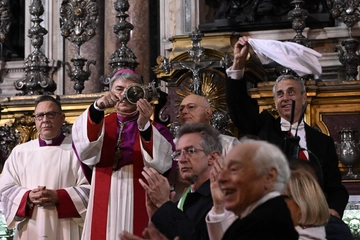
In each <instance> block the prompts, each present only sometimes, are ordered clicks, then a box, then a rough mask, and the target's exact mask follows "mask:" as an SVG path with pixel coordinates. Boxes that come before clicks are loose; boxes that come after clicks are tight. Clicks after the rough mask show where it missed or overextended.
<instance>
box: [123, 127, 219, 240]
mask: <svg viewBox="0 0 360 240" xmlns="http://www.w3.org/2000/svg"><path fill="white" fill-rule="evenodd" d="M219 135H220V133H219V132H218V131H217V130H216V129H215V128H214V127H213V126H211V125H210V124H208V123H195V122H194V123H186V124H184V125H183V126H181V127H180V128H179V130H178V133H177V138H178V141H177V142H176V151H174V152H173V155H172V156H173V160H174V161H177V163H178V166H179V173H180V176H181V178H182V179H184V180H186V181H188V182H189V183H191V185H190V187H189V188H188V189H187V190H186V191H185V193H183V195H182V197H181V198H180V201H179V202H177V203H174V202H172V201H170V197H169V194H170V186H169V182H168V180H167V179H166V178H165V177H163V176H161V175H159V174H158V173H157V172H156V171H155V170H154V169H152V168H144V171H143V173H142V174H143V176H144V177H145V179H146V180H147V183H146V182H145V181H143V180H141V179H140V184H141V185H142V186H143V187H144V189H145V191H146V194H147V201H146V204H147V211H148V215H149V218H150V220H151V222H152V223H153V224H154V226H155V227H156V228H157V229H158V230H159V231H160V232H161V233H162V234H163V235H165V236H166V237H167V238H168V239H174V238H175V237H176V236H178V237H179V238H180V239H189V240H192V239H194V240H195V239H196V240H206V239H209V236H208V232H207V227H206V223H205V216H206V214H207V213H208V212H209V211H210V209H211V208H212V206H213V200H212V197H211V192H210V179H209V178H210V170H211V168H212V166H213V164H214V162H215V161H216V160H217V159H219V158H220V157H221V152H222V146H221V141H220V137H219ZM131 237H133V236H129V234H128V233H124V234H123V236H122V238H121V239H124V240H125V239H136V238H131Z"/></svg>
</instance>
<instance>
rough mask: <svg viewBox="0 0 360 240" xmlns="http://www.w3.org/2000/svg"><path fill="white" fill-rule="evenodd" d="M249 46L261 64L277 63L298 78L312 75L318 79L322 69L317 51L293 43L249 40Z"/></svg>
mask: <svg viewBox="0 0 360 240" xmlns="http://www.w3.org/2000/svg"><path fill="white" fill-rule="evenodd" d="M249 44H250V45H251V47H252V48H253V50H254V52H255V53H256V54H257V56H258V57H259V59H260V61H261V63H262V64H268V63H271V62H273V61H274V62H277V63H278V64H280V65H282V66H284V67H287V68H290V69H291V70H293V71H294V72H296V73H297V74H298V75H299V76H304V75H307V74H314V76H315V79H317V78H319V77H320V75H321V73H322V68H321V65H320V62H319V58H320V57H322V55H321V54H320V53H318V52H317V51H315V50H313V49H311V48H308V47H305V46H303V45H300V44H297V43H293V42H280V41H276V40H261V39H253V38H250V39H249Z"/></svg>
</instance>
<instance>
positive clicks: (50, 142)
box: [38, 133, 65, 147]
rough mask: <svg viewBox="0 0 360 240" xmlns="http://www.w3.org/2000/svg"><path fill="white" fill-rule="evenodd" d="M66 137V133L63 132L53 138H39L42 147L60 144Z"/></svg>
mask: <svg viewBox="0 0 360 240" xmlns="http://www.w3.org/2000/svg"><path fill="white" fill-rule="evenodd" d="M64 138H65V135H64V134H63V133H60V134H59V136H57V137H56V138H54V139H51V140H43V139H41V138H40V137H39V138H38V139H39V145H40V147H45V146H60V144H61V143H62V142H63V140H64Z"/></svg>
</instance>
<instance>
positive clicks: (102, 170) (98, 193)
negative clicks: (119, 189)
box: [91, 113, 148, 240]
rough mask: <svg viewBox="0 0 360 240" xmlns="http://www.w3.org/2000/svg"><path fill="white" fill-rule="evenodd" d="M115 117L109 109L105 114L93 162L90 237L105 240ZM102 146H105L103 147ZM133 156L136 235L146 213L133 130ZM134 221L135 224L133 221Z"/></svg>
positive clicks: (145, 221)
mask: <svg viewBox="0 0 360 240" xmlns="http://www.w3.org/2000/svg"><path fill="white" fill-rule="evenodd" d="M114 129H117V117H116V113H112V114H110V115H109V116H107V117H106V118H105V136H104V142H103V149H102V151H101V159H100V162H99V163H98V164H97V165H96V171H95V183H93V184H95V188H94V206H93V216H92V223H91V240H100V239H101V240H105V239H106V233H107V215H108V206H109V196H110V184H111V176H112V172H113V170H112V168H113V161H114V156H115V148H116V140H117V131H114ZM104 146H106V150H105V149H104ZM133 157H134V160H133V176H134V178H133V184H134V220H133V227H134V229H133V230H134V234H136V235H140V236H141V234H142V231H143V230H144V228H145V226H146V224H147V220H148V219H147V214H146V206H145V191H144V189H143V187H142V186H141V185H140V183H139V182H138V179H139V178H140V177H141V171H142V170H143V167H144V163H143V158H142V155H141V151H140V136H139V131H137V136H136V139H135V146H134V155H133ZM135 223H136V224H135Z"/></svg>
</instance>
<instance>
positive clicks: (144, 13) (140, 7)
mask: <svg viewBox="0 0 360 240" xmlns="http://www.w3.org/2000/svg"><path fill="white" fill-rule="evenodd" d="M129 5H130V8H129V11H128V14H129V17H128V18H127V19H126V20H127V21H128V22H130V23H131V24H133V25H134V29H133V30H132V31H131V38H130V41H129V42H128V44H127V46H128V47H129V48H130V49H131V50H132V51H133V52H134V54H135V56H136V57H137V59H136V61H137V62H138V63H139V65H138V66H137V68H136V69H135V71H136V72H138V73H139V74H141V75H142V76H143V78H144V83H148V82H149V74H150V50H149V49H150V40H149V39H150V38H149V34H150V29H149V1H143V0H129ZM105 12H106V14H105V26H104V31H105V63H104V64H105V74H108V73H109V72H111V71H112V69H111V68H110V66H109V64H108V62H109V60H110V55H111V54H113V53H114V51H115V50H116V49H118V48H119V47H120V44H119V41H118V39H117V35H116V34H115V33H114V25H115V24H116V23H117V22H118V21H119V19H118V18H116V15H117V14H118V12H117V11H116V10H115V9H114V3H113V2H112V1H106V3H105Z"/></svg>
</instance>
